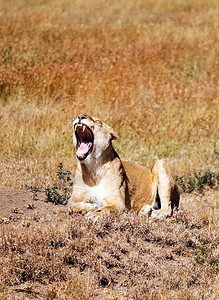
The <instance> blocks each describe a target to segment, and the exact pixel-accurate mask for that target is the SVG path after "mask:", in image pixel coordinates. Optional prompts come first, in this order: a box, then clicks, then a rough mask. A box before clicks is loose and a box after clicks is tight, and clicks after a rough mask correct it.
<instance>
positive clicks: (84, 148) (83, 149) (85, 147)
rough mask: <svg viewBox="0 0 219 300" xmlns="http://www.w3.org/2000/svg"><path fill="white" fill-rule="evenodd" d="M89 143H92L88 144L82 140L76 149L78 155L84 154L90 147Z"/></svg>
mask: <svg viewBox="0 0 219 300" xmlns="http://www.w3.org/2000/svg"><path fill="white" fill-rule="evenodd" d="M89 145H90V143H88V144H86V143H83V142H82V143H81V144H80V146H79V147H78V149H77V151H76V154H77V156H84V155H85V154H86V153H87V152H88V150H89V148H90V147H89Z"/></svg>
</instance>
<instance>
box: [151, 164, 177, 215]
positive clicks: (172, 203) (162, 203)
mask: <svg viewBox="0 0 219 300" xmlns="http://www.w3.org/2000/svg"><path fill="white" fill-rule="evenodd" d="M152 174H153V175H154V176H155V180H156V185H157V196H156V198H155V200H154V202H153V204H152V208H153V210H152V212H151V216H152V217H153V218H157V219H165V218H167V217H170V216H171V215H172V213H173V208H174V207H178V205H179V192H178V188H177V186H176V185H175V182H174V180H173V178H172V177H171V174H170V170H169V168H168V165H167V164H166V162H165V161H164V160H158V161H156V163H155V164H154V166H153V168H152Z"/></svg>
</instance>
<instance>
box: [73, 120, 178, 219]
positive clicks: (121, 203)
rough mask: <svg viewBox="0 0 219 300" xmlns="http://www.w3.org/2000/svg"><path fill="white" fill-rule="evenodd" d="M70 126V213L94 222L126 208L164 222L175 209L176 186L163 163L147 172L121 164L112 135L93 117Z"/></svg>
mask: <svg viewBox="0 0 219 300" xmlns="http://www.w3.org/2000/svg"><path fill="white" fill-rule="evenodd" d="M73 127H74V134H73V144H74V146H75V148H76V155H77V169H76V173H75V180H74V187H73V193H72V196H71V198H70V199H69V202H68V205H69V209H70V211H71V212H72V211H73V212H81V213H83V214H86V216H87V217H88V218H89V219H93V220H94V221H96V220H97V219H98V218H100V217H101V216H103V214H109V213H110V212H111V211H120V210H123V209H124V208H128V209H134V210H136V211H137V212H139V214H142V215H146V214H148V215H150V216H152V217H154V218H158V219H164V218H166V217H168V216H171V215H172V213H173V209H174V208H176V209H177V208H178V205H179V191H178V187H177V185H176V184H175V182H174V180H173V178H172V177H171V175H170V171H169V168H168V166H167V164H166V163H165V162H164V161H163V160H158V161H156V162H155V164H154V166H153V168H152V169H151V170H150V169H148V168H146V167H142V166H140V165H138V164H135V163H131V162H126V161H121V159H120V158H119V156H118V154H117V153H116V151H115V150H114V148H113V146H112V140H114V139H116V138H117V135H116V133H115V132H114V131H113V129H112V128H110V127H109V126H108V125H106V124H105V123H103V122H102V121H100V120H99V119H97V118H95V117H91V116H88V115H79V116H78V117H77V119H76V120H75V121H74V122H73Z"/></svg>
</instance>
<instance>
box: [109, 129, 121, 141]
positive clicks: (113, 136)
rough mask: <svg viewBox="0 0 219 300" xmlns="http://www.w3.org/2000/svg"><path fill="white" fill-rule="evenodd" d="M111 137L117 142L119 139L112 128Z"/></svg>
mask: <svg viewBox="0 0 219 300" xmlns="http://www.w3.org/2000/svg"><path fill="white" fill-rule="evenodd" d="M110 135H111V139H112V140H117V139H118V138H119V136H118V134H117V133H116V132H115V131H114V130H113V129H112V128H110Z"/></svg>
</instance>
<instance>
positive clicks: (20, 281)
mask: <svg viewBox="0 0 219 300" xmlns="http://www.w3.org/2000/svg"><path fill="white" fill-rule="evenodd" d="M39 198H41V200H37V201H34V200H33V196H32V193H31V192H28V191H25V190H21V191H13V190H8V189H0V245H1V247H0V268H1V274H0V299H217V297H218V288H217V287H218V281H217V279H218V230H217V224H218V207H217V203H218V192H217V191H212V190H209V191H206V192H205V193H204V194H192V195H191V194H189V195H188V194H183V195H182V197H181V204H180V209H179V211H178V212H175V213H174V215H173V217H172V218H169V219H167V220H164V221H152V220H151V219H150V218H145V217H144V218H143V217H139V216H137V215H136V214H135V213H134V212H123V213H121V214H119V215H116V214H115V215H112V216H110V217H107V218H105V219H104V220H102V221H100V222H98V223H96V224H94V223H92V222H90V221H87V220H86V219H85V218H84V217H83V216H82V215H80V214H74V215H73V216H70V215H69V214H68V211H67V207H66V206H63V205H54V204H52V203H46V202H44V201H42V199H43V197H42V195H41V196H40V197H39Z"/></svg>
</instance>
